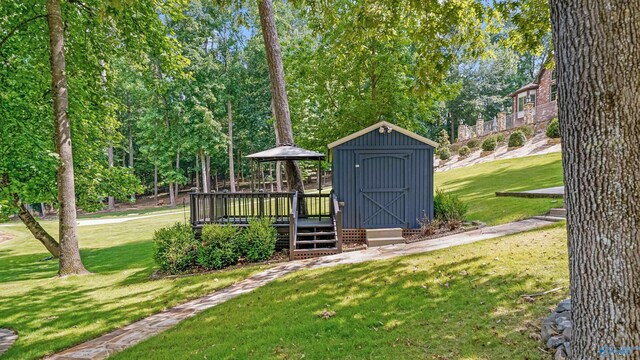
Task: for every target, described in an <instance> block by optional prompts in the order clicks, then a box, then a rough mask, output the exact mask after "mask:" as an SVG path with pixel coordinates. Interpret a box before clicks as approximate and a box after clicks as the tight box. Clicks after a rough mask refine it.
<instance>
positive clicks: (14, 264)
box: [0, 214, 265, 359]
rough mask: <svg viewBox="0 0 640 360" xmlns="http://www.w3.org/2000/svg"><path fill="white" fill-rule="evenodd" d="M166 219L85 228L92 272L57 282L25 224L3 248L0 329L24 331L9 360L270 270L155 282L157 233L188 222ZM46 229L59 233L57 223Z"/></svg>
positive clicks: (53, 266) (83, 240)
mask: <svg viewBox="0 0 640 360" xmlns="http://www.w3.org/2000/svg"><path fill="white" fill-rule="evenodd" d="M182 220H183V215H182V214H169V215H161V216H157V217H153V218H148V219H140V220H131V221H128V222H124V223H119V224H109V225H100V226H80V227H79V231H80V246H81V249H82V250H81V254H82V258H83V260H84V263H85V265H86V267H87V269H89V270H90V271H91V272H92V273H93V274H92V275H87V276H74V277H68V278H64V279H60V278H56V277H55V276H56V272H57V261H56V260H44V259H45V258H47V257H48V253H47V252H46V251H45V250H44V247H43V246H42V245H40V243H39V242H37V241H36V240H35V239H33V238H32V237H31V235H30V234H29V233H28V232H27V231H26V230H25V229H24V226H23V225H22V224H12V225H10V226H6V225H3V226H2V227H0V231H1V232H5V233H9V234H12V235H14V236H15V238H14V239H12V240H10V241H8V242H4V243H0V327H7V328H11V329H14V330H16V331H17V332H18V333H19V336H20V337H19V339H18V341H17V342H16V344H15V345H14V346H13V347H12V348H11V349H10V350H9V352H7V353H6V354H4V355H3V358H5V357H6V358H7V359H34V358H41V357H43V356H45V355H47V354H51V353H53V352H55V351H59V350H62V349H64V348H67V347H70V346H72V345H75V344H77V343H80V342H82V341H86V340H89V339H92V338H95V337H97V336H99V335H101V334H103V333H105V332H108V331H109V330H113V329H117V328H120V327H122V326H125V325H127V324H129V323H131V322H133V321H135V320H138V319H140V318H143V317H145V316H148V315H151V314H153V313H156V312H158V311H161V310H162V309H164V308H167V307H171V306H173V305H176V304H179V303H182V302H185V301H187V300H188V299H191V298H195V297H199V296H201V295H205V294H207V293H210V292H213V291H215V290H216V289H220V288H223V287H226V286H228V285H230V284H232V283H234V282H236V281H238V280H241V279H243V278H246V277H248V276H249V275H250V274H253V273H255V272H257V271H259V270H260V269H264V268H265V267H264V266H253V267H247V268H240V269H234V270H229V271H223V272H216V273H211V274H206V275H197V276H185V277H179V278H172V279H168V278H167V279H162V280H151V279H150V275H151V274H152V272H153V271H154V270H155V269H156V266H155V264H154V262H153V259H152V254H153V243H152V241H151V238H152V236H153V231H154V230H155V229H158V228H160V227H162V226H166V225H170V224H172V223H175V222H176V221H182ZM43 225H44V226H45V227H46V228H47V229H48V230H49V231H51V232H52V233H53V234H54V235H57V231H56V228H57V223H56V222H52V221H44V222H43Z"/></svg>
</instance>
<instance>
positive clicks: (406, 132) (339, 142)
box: [327, 121, 438, 149]
mask: <svg viewBox="0 0 640 360" xmlns="http://www.w3.org/2000/svg"><path fill="white" fill-rule="evenodd" d="M382 126H386V127H388V128H390V129H393V131H397V132H399V133H400V134H403V135H406V136H408V137H410V138H413V139H415V140H417V141H420V142H421V143H424V144H427V145H430V146H433V147H438V143H437V142H435V141H433V140H429V139H427V138H426V137H423V136H420V135H418V134H416V133H414V132H411V131H409V130H407V129H404V128H401V127H400V126H398V125H394V124H392V123H389V122H386V121H380V122H378V123H376V124H373V125H371V126H369V127H367V128H364V129H362V130H360V131H357V132H355V133H353V134H351V135H349V136H345V137H343V138H342V139H339V140H336V141H334V142H332V143H331V144H329V145H327V148H329V149H333V148H334V147H336V146H338V145H342V144H344V143H346V142H347V141H350V140H353V139H355V138H358V137H360V136H363V135H365V134H368V133H369V132H371V131H374V130H377V129H379V128H380V127H382Z"/></svg>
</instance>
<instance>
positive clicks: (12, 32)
mask: <svg viewBox="0 0 640 360" xmlns="http://www.w3.org/2000/svg"><path fill="white" fill-rule="evenodd" d="M47 16H48V15H47V14H43V15H36V16H34V17H32V18H29V19H26V20H24V21H23V22H21V23H20V24H18V25H16V26H15V27H14V28H13V29H11V31H9V33H8V34H7V35H5V37H3V38H2V40H0V49H2V47H3V46H4V43H6V42H7V40H9V38H10V37H11V36H13V34H14V33H15V32H16V31H18V30H19V29H20V28H21V27H23V26H25V25H27V24H28V23H30V22H32V21H34V20H37V19H40V18H46V17H47Z"/></svg>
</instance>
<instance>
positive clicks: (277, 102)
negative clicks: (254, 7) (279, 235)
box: [258, 0, 304, 208]
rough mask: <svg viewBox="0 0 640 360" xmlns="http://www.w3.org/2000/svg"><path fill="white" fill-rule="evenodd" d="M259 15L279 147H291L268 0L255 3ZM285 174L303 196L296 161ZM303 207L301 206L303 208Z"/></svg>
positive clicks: (278, 51)
mask: <svg viewBox="0 0 640 360" xmlns="http://www.w3.org/2000/svg"><path fill="white" fill-rule="evenodd" d="M258 11H259V13H260V27H261V28H262V37H263V38H264V46H265V50H266V54H267V63H268V65H269V77H270V79H271V97H272V101H273V110H274V114H275V118H276V131H277V133H278V141H279V144H278V145H294V141H293V128H292V126H291V115H290V113H289V100H288V98H287V90H286V85H285V80H284V66H283V65H282V49H281V48H280V42H279V41H278V32H277V31H276V21H275V18H274V13H273V3H272V2H271V0H258ZM284 172H285V176H286V178H287V183H288V184H289V189H291V190H294V191H298V192H299V193H301V194H302V193H304V185H303V184H302V173H301V172H300V167H299V166H298V162H297V161H285V163H284ZM302 207H303V206H301V208H302Z"/></svg>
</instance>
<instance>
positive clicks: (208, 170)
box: [207, 155, 218, 191]
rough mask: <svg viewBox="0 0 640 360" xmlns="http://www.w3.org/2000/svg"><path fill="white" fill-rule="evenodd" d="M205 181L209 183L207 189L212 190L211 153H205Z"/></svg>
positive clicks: (216, 185)
mask: <svg viewBox="0 0 640 360" xmlns="http://www.w3.org/2000/svg"><path fill="white" fill-rule="evenodd" d="M207 183H209V190H210V191H213V185H211V155H207ZM215 189H216V191H218V179H217V178H216V182H215Z"/></svg>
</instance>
